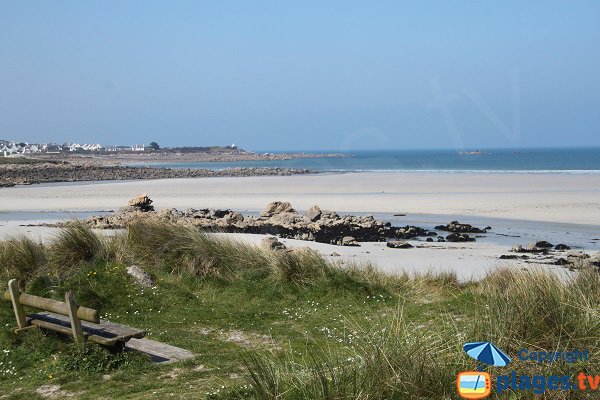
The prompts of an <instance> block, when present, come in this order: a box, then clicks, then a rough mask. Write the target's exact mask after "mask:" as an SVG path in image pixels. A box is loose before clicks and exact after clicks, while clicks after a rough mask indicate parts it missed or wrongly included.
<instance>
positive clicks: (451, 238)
mask: <svg viewBox="0 0 600 400" xmlns="http://www.w3.org/2000/svg"><path fill="white" fill-rule="evenodd" d="M446 241H448V242H474V241H475V238H474V237H470V236H469V235H467V234H466V233H451V234H449V235H448V236H446Z"/></svg>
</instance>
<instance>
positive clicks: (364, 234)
mask: <svg viewBox="0 0 600 400" xmlns="http://www.w3.org/2000/svg"><path fill="white" fill-rule="evenodd" d="M144 196H145V195H142V196H140V199H138V200H139V201H138V200H136V201H132V202H131V204H135V206H127V207H126V208H127V210H126V211H123V212H117V213H114V214H112V215H104V216H99V217H91V218H89V219H88V220H87V221H86V223H87V224H88V225H89V226H91V227H93V228H98V229H123V228H125V227H126V226H127V225H128V224H130V223H131V222H133V221H136V220H138V219H148V220H152V219H154V220H158V221H160V222H164V223H173V224H180V225H192V226H195V227H197V228H198V229H202V230H204V231H208V232H210V231H218V232H234V233H252V234H268V235H273V236H277V237H280V238H289V239H298V240H311V241H316V242H320V243H328V244H335V245H340V244H342V242H344V238H345V237H352V238H353V240H354V242H356V243H354V242H352V241H348V240H346V241H345V245H354V246H358V245H359V244H358V243H359V242H384V241H387V240H388V239H389V238H393V239H395V240H402V239H404V240H406V239H413V238H417V237H435V236H436V233H435V232H430V231H428V230H426V229H423V228H420V227H417V226H409V225H407V226H404V227H395V226H392V224H391V223H389V222H385V221H378V220H376V219H375V218H374V217H373V216H369V215H367V216H356V215H343V216H340V215H338V214H337V213H335V212H333V211H327V210H321V209H320V208H319V207H318V206H314V207H311V209H310V210H308V211H307V213H306V214H305V215H300V214H298V213H296V212H295V211H294V209H293V208H292V206H291V204H290V203H286V202H273V203H271V204H269V206H268V207H267V208H266V209H265V210H264V211H263V212H262V214H261V215H262V216H260V217H257V216H253V215H242V214H241V213H240V212H237V211H231V210H218V209H193V208H190V209H188V210H186V211H185V212H182V211H178V210H176V209H164V208H163V209H161V210H160V211H158V212H156V211H146V212H142V211H141V208H140V207H142V208H144V209H146V210H150V209H151V208H150V207H151V206H152V205H151V204H150V202H151V200H150V199H147V196H145V197H146V199H145V198H144ZM319 213H320V214H319ZM55 226H60V225H59V224H56V225H55ZM350 243H352V244H350Z"/></svg>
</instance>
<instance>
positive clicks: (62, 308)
mask: <svg viewBox="0 0 600 400" xmlns="http://www.w3.org/2000/svg"><path fill="white" fill-rule="evenodd" d="M4 299H5V300H9V301H11V299H12V298H11V296H10V292H9V291H7V292H5V293H4ZM19 303H20V304H21V305H24V306H29V307H34V308H39V309H40V310H45V311H50V312H53V313H56V314H62V315H69V307H68V306H67V304H66V303H63V302H62V301H57V300H52V299H46V298H45V297H39V296H34V295H31V294H27V293H21V295H20V296H19ZM77 318H79V319H80V320H82V321H88V322H93V323H95V324H97V323H99V322H100V316H99V315H98V311H97V310H94V309H92V308H87V307H78V308H77Z"/></svg>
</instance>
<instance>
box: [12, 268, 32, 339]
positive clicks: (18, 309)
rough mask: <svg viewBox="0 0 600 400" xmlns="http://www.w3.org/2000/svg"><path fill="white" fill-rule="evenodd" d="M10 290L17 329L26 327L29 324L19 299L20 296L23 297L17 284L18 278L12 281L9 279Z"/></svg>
mask: <svg viewBox="0 0 600 400" xmlns="http://www.w3.org/2000/svg"><path fill="white" fill-rule="evenodd" d="M8 291H9V293H10V300H11V301H12V305H13V310H14V312H15V318H16V320H17V326H18V328H17V329H19V330H21V329H24V328H25V327H26V326H27V325H28V324H27V319H26V318H25V310H23V305H22V304H21V302H20V301H19V298H20V297H21V292H20V291H19V287H18V286H17V280H16V279H11V280H10V281H8Z"/></svg>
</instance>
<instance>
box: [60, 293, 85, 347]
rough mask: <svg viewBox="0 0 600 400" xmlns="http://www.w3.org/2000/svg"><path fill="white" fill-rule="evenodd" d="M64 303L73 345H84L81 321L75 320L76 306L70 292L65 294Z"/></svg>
mask: <svg viewBox="0 0 600 400" xmlns="http://www.w3.org/2000/svg"><path fill="white" fill-rule="evenodd" d="M65 303H66V304H67V307H69V320H70V321H71V330H72V331H73V340H75V343H84V342H85V337H84V336H83V329H82V328H81V321H80V320H79V318H77V304H76V303H75V296H73V292H71V291H70V290H69V291H68V292H67V293H65Z"/></svg>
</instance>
